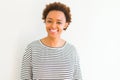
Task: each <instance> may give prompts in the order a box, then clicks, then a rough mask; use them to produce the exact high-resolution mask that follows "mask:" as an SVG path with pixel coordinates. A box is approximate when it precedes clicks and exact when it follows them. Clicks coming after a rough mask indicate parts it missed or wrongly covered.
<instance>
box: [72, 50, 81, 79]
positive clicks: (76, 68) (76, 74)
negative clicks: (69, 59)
mask: <svg viewBox="0 0 120 80" xmlns="http://www.w3.org/2000/svg"><path fill="white" fill-rule="evenodd" d="M74 80H82V74H81V70H80V64H79V57H78V53H77V51H76V49H75V64H74Z"/></svg>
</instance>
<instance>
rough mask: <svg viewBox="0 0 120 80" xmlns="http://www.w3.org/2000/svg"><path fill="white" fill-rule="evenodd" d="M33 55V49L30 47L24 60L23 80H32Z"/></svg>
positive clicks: (22, 68)
mask: <svg viewBox="0 0 120 80" xmlns="http://www.w3.org/2000/svg"><path fill="white" fill-rule="evenodd" d="M31 53H32V50H31V47H30V46H29V45H28V46H27V47H26V49H25V53H24V55H23V60H22V67H21V80H32V66H31V59H32V58H31Z"/></svg>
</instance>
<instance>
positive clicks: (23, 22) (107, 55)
mask: <svg viewBox="0 0 120 80" xmlns="http://www.w3.org/2000/svg"><path fill="white" fill-rule="evenodd" d="M53 1H61V2H63V3H65V4H67V5H68V6H70V7H71V11H72V23H71V24H70V26H69V28H68V29H67V31H65V32H64V33H63V35H62V37H63V38H64V39H66V40H67V41H69V42H71V43H72V44H74V45H75V46H76V48H77V49H78V52H79V57H80V66H81V71H82V76H83V80H120V1H119V0H0V79H1V80H20V67H21V60H22V56H23V53H24V49H25V47H26V46H27V44H29V43H30V42H31V41H33V40H36V39H40V38H42V37H44V36H45V35H46V32H45V25H44V23H43V21H42V20H41V17H42V16H41V14H42V10H43V8H44V7H45V4H47V3H49V2H53Z"/></svg>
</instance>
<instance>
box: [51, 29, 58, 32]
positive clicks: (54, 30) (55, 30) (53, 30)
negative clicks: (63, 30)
mask: <svg viewBox="0 0 120 80" xmlns="http://www.w3.org/2000/svg"><path fill="white" fill-rule="evenodd" d="M57 31H58V30H57V29H50V32H52V33H55V32H57Z"/></svg>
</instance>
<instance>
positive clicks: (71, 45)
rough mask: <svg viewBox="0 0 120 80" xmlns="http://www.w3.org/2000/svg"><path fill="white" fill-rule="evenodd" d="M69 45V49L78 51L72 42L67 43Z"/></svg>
mask: <svg viewBox="0 0 120 80" xmlns="http://www.w3.org/2000/svg"><path fill="white" fill-rule="evenodd" d="M67 45H68V46H69V48H70V49H71V50H73V51H76V46H75V45H74V44H72V43H70V42H67Z"/></svg>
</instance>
